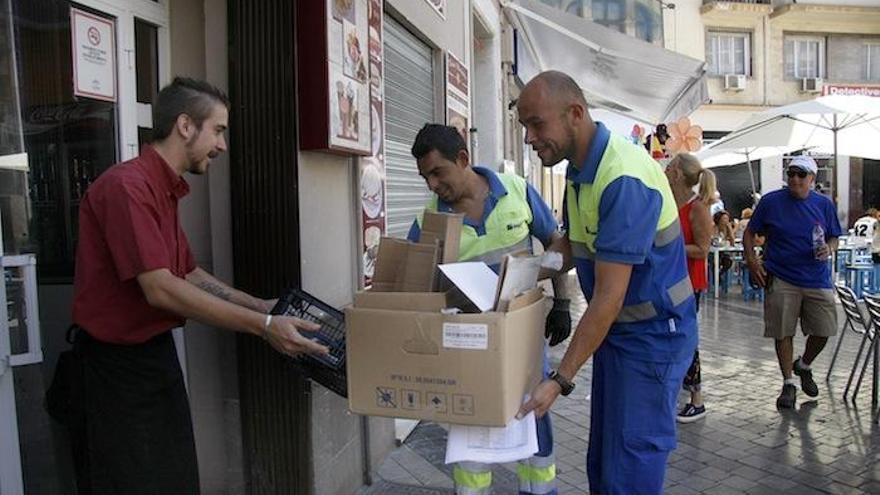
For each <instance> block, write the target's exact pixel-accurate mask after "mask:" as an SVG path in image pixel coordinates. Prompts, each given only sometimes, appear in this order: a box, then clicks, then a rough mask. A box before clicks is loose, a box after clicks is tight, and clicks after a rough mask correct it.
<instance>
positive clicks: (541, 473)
mask: <svg viewBox="0 0 880 495" xmlns="http://www.w3.org/2000/svg"><path fill="white" fill-rule="evenodd" d="M516 474H517V475H518V476H519V479H520V481H527V482H529V483H549V482H551V481H553V480H555V479H556V464H551V465H549V466H547V467H534V466H526V465H524V464H520V465H518V466H517V468H516Z"/></svg>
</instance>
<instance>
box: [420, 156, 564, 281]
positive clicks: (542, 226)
mask: <svg viewBox="0 0 880 495" xmlns="http://www.w3.org/2000/svg"><path fill="white" fill-rule="evenodd" d="M474 172H476V173H478V174H480V175H482V176H483V177H485V179H486V180H487V181H488V183H489V195H488V196H486V202H485V205H484V206H483V218H482V219H480V221H479V222H473V221H471V220H470V219H468V218H467V217H465V219H464V224H465V225H467V226H469V227H472V228H473V229H474V230H475V231H476V233H477V235H479V236H483V235H486V219H488V218H489V215H490V214H491V213H492V211H493V210H494V209H495V205H497V204H498V200H499V199H501V198H502V197H504V196H507V194H508V193H507V188H506V187H504V183H502V182H501V179H499V178H498V175H497V174H496V173H495V172H494V171H492V170H490V169H488V168H485V167H474ZM526 202H528V204H529V209H531V210H532V223H530V224H529V232H530V233H531V234H532V235H533V236H535V237H537V238H538V240H539V241H541V243H542V244H543V245H544V246H547V245H548V244H549V243H550V240H551V237H552V236H553V233H554V232H556V231H557V228H558V226H557V224H556V219H555V218H553V213H552V212H550V208H549V207H548V206H547V203H545V202H544V200H543V199H541V195H540V194H538V191H537V190H535V188H534V187H532V185H531V184H528V183H527V184H526ZM437 211H440V212H443V213H450V212H452V211H453V210H452V205H450V204H449V203H447V202H445V201H443V200H442V199H440V198H437ZM421 234H422V230H421V229H420V228H419V223H418V222H417V221H415V220H413V224H412V226H411V227H410V228H409V233H408V234H407V236H406V238H407V239H408V240H410V241H412V242H418V241H419V237H420V236H421ZM489 268H491V269H492V270H494V271H495V272H498V268H499V266H498V264H495V265H490V266H489Z"/></svg>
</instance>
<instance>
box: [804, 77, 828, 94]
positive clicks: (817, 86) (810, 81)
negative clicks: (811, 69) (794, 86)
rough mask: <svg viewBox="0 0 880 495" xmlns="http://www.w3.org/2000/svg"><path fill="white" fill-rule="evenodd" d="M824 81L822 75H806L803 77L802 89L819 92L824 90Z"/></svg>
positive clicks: (805, 91) (807, 91)
mask: <svg viewBox="0 0 880 495" xmlns="http://www.w3.org/2000/svg"><path fill="white" fill-rule="evenodd" d="M822 84H824V81H822V78H821V77H805V78H803V79H801V91H803V92H804V93H819V92H821V91H822Z"/></svg>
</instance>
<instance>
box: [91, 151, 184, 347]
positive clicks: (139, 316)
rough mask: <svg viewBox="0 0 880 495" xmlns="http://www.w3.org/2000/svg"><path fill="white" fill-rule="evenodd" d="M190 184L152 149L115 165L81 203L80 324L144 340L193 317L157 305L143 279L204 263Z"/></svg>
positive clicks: (104, 334) (107, 337)
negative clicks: (189, 208) (193, 234)
mask: <svg viewBox="0 0 880 495" xmlns="http://www.w3.org/2000/svg"><path fill="white" fill-rule="evenodd" d="M187 193H189V185H188V184H187V183H186V181H185V180H184V179H183V178H182V177H180V176H179V175H178V174H177V173H176V172H175V171H174V170H173V169H172V168H171V166H169V165H168V163H167V162H166V161H165V160H164V159H163V158H162V157H161V156H160V155H159V154H158V153H157V152H156V151H155V150H154V149H153V148H152V147H151V146H145V147H144V149H143V150H142V152H141V155H140V156H138V157H137V158H135V159H133V160H129V161H127V162H124V163H120V164H117V165H114V166H112V167H110V168H109V169H108V170H107V171H106V172H104V173H103V174H102V175H101V176H100V177H98V180H96V181H95V182H94V183H93V184H92V185H91V186H90V187H89V189H88V191H87V192H86V194H85V196H84V197H83V199H82V202H81V203H80V207H79V243H78V245H77V251H76V273H75V276H74V297H73V322H74V323H75V324H77V325H79V326H80V327H82V328H84V329H85V330H86V331H88V333H89V334H90V335H91V336H92V337H94V338H96V339H98V340H100V341H103V342H109V343H116V344H137V343H142V342H145V341H147V340H149V339H150V338H152V337H154V336H156V335H159V334H161V333H163V332H166V331H168V330H170V329H172V328H175V327H178V326H181V325H183V324H184V323H185V319H184V318H182V317H180V316H178V315H175V314H173V313H170V312H168V311H164V310H161V309H158V308H154V307H152V306H150V305H149V303H147V300H146V297H145V296H144V293H143V291H142V290H141V287H140V284H139V283H138V281H137V276H138V275H140V274H141V273H145V272H148V271H152V270H156V269H161V268H167V269H168V270H169V271H170V272H171V273H173V274H174V275H176V276H178V277H180V278H185V277H186V274H188V273H190V272H191V271H193V270H194V269H195V267H196V264H195V259H194V258H193V255H192V251H191V250H190V246H189V242H188V241H187V238H186V234H184V232H183V229H182V228H181V227H180V220H179V218H178V215H177V204H178V201H179V200H180V198H182V197H183V196H185V195H186V194H187Z"/></svg>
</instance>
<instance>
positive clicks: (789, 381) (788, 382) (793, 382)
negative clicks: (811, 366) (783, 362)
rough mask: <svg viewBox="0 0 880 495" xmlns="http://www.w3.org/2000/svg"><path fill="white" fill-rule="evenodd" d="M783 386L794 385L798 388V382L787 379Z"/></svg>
mask: <svg viewBox="0 0 880 495" xmlns="http://www.w3.org/2000/svg"><path fill="white" fill-rule="evenodd" d="M783 385H794V386H797V380H795V379H794V378H786V379H785V380H784V381H783Z"/></svg>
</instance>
